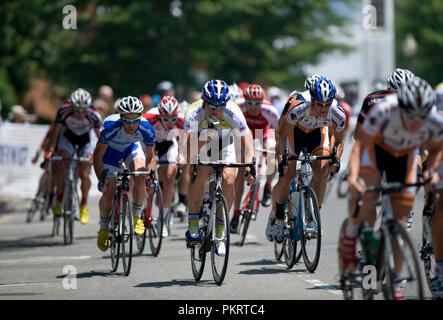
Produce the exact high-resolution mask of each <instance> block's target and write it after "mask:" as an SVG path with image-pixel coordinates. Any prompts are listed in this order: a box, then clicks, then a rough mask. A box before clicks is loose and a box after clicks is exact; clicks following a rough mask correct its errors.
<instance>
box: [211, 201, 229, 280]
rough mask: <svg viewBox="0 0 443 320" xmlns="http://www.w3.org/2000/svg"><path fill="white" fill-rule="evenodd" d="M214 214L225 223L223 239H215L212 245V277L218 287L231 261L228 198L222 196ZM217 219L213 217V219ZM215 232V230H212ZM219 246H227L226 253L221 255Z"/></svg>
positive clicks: (216, 203)
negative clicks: (219, 215)
mask: <svg viewBox="0 0 443 320" xmlns="http://www.w3.org/2000/svg"><path fill="white" fill-rule="evenodd" d="M214 212H216V213H219V214H222V215H223V222H224V235H223V238H222V239H217V238H216V239H215V241H212V243H211V266H212V275H213V277H214V281H215V283H216V284H217V285H221V284H222V282H223V280H224V278H225V276H226V270H227V268H228V260H229V239H230V237H229V235H230V232H229V215H228V205H227V203H226V198H225V197H224V196H223V195H222V196H221V197H220V198H219V199H217V200H216V201H215V210H214ZM215 218H216V217H215V216H213V219H215ZM212 232H215V230H212ZM217 244H218V245H219V246H220V245H223V244H224V246H225V253H224V254H221V253H220V252H219V251H218V250H219V249H218V248H217Z"/></svg>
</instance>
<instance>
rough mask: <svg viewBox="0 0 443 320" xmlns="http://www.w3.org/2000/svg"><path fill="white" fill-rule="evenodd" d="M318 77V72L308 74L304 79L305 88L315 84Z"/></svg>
mask: <svg viewBox="0 0 443 320" xmlns="http://www.w3.org/2000/svg"><path fill="white" fill-rule="evenodd" d="M318 78H320V76H319V75H318V74H313V75H310V76H309V77H307V78H306V80H305V90H310V88H311V87H312V86H313V85H314V84H315V81H317V79H318Z"/></svg>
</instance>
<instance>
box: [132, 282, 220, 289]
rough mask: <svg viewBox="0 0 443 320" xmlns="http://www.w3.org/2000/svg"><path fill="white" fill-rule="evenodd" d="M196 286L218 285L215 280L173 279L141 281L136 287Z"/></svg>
mask: <svg viewBox="0 0 443 320" xmlns="http://www.w3.org/2000/svg"><path fill="white" fill-rule="evenodd" d="M174 286H176V287H189V286H192V287H195V286H205V287H214V286H217V285H216V284H215V282H214V281H210V280H200V281H195V280H172V281H163V282H147V283H140V284H138V285H136V286H135V287H136V288H164V287H174Z"/></svg>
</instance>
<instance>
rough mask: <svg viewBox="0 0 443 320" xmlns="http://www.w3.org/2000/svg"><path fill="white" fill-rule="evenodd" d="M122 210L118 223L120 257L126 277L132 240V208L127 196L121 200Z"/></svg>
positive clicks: (129, 268) (130, 258)
mask: <svg viewBox="0 0 443 320" xmlns="http://www.w3.org/2000/svg"><path fill="white" fill-rule="evenodd" d="M122 200H123V201H122V202H123V203H122V205H123V210H122V215H121V217H120V221H121V222H120V223H121V224H122V228H121V230H122V234H121V246H122V248H121V256H122V264H123V274H124V275H125V276H126V277H127V276H128V275H129V273H130V272H131V265H132V239H133V232H134V227H133V219H132V207H131V201H130V199H129V197H128V195H127V194H125V195H124V196H123V199H122Z"/></svg>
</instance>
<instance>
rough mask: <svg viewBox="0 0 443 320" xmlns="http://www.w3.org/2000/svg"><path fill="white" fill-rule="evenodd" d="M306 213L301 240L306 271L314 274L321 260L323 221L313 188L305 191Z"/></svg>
mask: <svg viewBox="0 0 443 320" xmlns="http://www.w3.org/2000/svg"><path fill="white" fill-rule="evenodd" d="M303 192H304V202H305V206H304V207H305V212H302V223H300V240H301V247H302V252H303V260H304V262H305V266H306V269H308V271H309V272H311V273H312V272H314V271H315V270H316V269H317V266H318V262H319V260H320V248H321V221H320V212H319V210H318V202H317V196H316V195H315V192H314V190H313V189H312V188H311V187H307V188H305V189H304V190H303Z"/></svg>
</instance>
